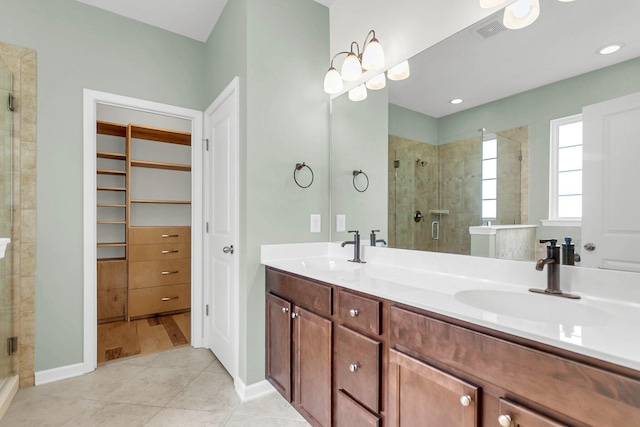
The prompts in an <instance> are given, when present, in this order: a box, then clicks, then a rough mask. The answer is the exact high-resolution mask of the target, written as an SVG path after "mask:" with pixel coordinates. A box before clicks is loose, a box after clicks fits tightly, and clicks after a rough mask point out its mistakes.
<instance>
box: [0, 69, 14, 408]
mask: <svg viewBox="0 0 640 427" xmlns="http://www.w3.org/2000/svg"><path fill="white" fill-rule="evenodd" d="M11 89H12V75H11V71H10V70H9V67H8V66H7V64H5V62H4V61H3V60H2V59H0V102H1V104H0V400H1V399H2V398H3V397H5V395H8V392H7V391H6V389H7V388H9V389H11V388H13V387H15V384H16V381H17V378H16V377H14V376H13V374H14V372H13V363H12V356H11V354H12V353H13V351H14V349H15V339H14V338H12V335H13V318H12V315H13V311H14V308H13V286H12V281H13V272H12V267H13V256H12V246H13V245H11V243H10V240H11V237H12V229H13V185H12V175H13V167H12V166H13V165H12V159H13V144H12V139H13V117H12V112H13V109H14V105H13V97H12V94H11ZM5 344H6V346H5ZM2 404H3V403H2V402H1V401H0V407H2ZM0 416H1V414H0Z"/></svg>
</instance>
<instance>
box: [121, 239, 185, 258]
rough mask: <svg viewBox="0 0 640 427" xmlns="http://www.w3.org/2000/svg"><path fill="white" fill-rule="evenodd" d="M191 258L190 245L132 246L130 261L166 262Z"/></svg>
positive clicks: (130, 248)
mask: <svg viewBox="0 0 640 427" xmlns="http://www.w3.org/2000/svg"><path fill="white" fill-rule="evenodd" d="M180 258H191V244H190V243H160V244H156V245H131V246H130V247H129V261H133V262H137V261H164V260H167V259H180Z"/></svg>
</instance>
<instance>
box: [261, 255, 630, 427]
mask: <svg viewBox="0 0 640 427" xmlns="http://www.w3.org/2000/svg"><path fill="white" fill-rule="evenodd" d="M352 258H353V248H351V247H349V246H348V247H341V246H340V244H337V243H310V244H290V245H268V246H263V247H262V263H263V264H264V265H265V266H266V307H267V308H266V312H267V319H266V322H267V323H266V324H267V326H266V329H267V331H266V332H267V340H266V346H267V348H266V354H267V361H266V373H267V379H268V380H269V382H270V383H271V384H272V385H273V386H274V388H275V389H276V390H277V391H278V392H280V394H282V395H283V396H284V397H285V398H286V399H287V400H288V401H289V402H291V404H292V405H293V406H294V407H295V408H296V409H297V410H298V411H299V412H300V413H301V414H302V415H303V416H304V417H305V418H306V419H307V420H308V421H309V423H311V425H314V426H389V427H391V426H405V427H407V426H427V425H429V426H447V427H448V426H452V427H454V426H465V427H466V426H505V427H509V426H513V427H516V426H522V427H531V426H565V425H568V426H614V425H619V426H635V425H640V333H639V332H638V329H637V328H638V327H639V326H640V287H639V286H638V285H637V283H636V282H637V273H624V272H615V271H614V272H611V271H601V270H594V269H584V268H577V267H566V266H562V268H561V275H560V278H561V284H562V289H563V290H564V291H566V292H571V293H573V294H577V295H580V296H581V298H580V299H577V300H570V299H565V298H558V297H554V296H550V295H542V294H536V293H532V292H529V291H528V290H529V288H544V287H545V284H546V274H544V273H541V272H539V271H536V270H535V266H534V265H533V263H530V262H520V261H505V260H495V259H487V258H477V257H468V256H461V255H450V254H440V253H433V252H421V251H409V250H400V249H389V248H379V247H370V246H364V247H363V251H362V253H361V258H362V260H363V261H365V263H353V262H349V261H348V260H349V259H352Z"/></svg>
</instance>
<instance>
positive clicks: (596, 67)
mask: <svg viewBox="0 0 640 427" xmlns="http://www.w3.org/2000/svg"><path fill="white" fill-rule="evenodd" d="M637 13H640V4H639V3H638V2H634V1H631V0H619V1H616V2H615V7H612V5H611V4H610V3H607V2H595V1H576V2H560V1H557V0H546V1H545V0H543V1H541V13H540V17H539V18H538V20H537V21H536V22H535V23H533V24H532V25H531V26H530V27H527V28H524V29H521V30H517V31H511V30H503V29H502V28H500V27H501V25H500V22H501V12H497V13H496V14H494V15H492V16H490V17H488V18H486V19H483V20H482V21H480V22H478V23H476V24H474V25H472V26H471V27H469V28H467V29H465V30H462V31H461V32H459V33H457V34H455V35H454V36H452V37H450V38H448V39H446V40H444V41H442V42H441V43H439V44H437V45H435V46H433V47H431V48H429V49H427V50H425V51H424V52H422V53H420V54H419V55H416V56H415V57H413V58H410V59H409V63H410V66H411V76H410V77H409V78H408V79H407V80H404V81H399V82H394V81H387V87H386V88H385V89H383V90H380V91H369V92H368V97H367V99H365V100H364V101H361V102H351V101H349V100H348V99H347V95H346V94H343V95H341V96H339V97H337V98H335V99H333V100H332V113H331V136H332V140H331V239H332V240H335V241H339V240H347V239H349V238H350V237H351V236H350V235H349V234H348V233H347V231H348V230H351V229H358V230H360V232H361V234H362V235H363V240H365V239H366V237H367V235H368V233H369V232H370V231H371V230H373V229H380V230H381V232H380V233H378V235H379V237H382V238H385V239H387V240H388V242H389V243H390V246H391V247H409V245H406V244H398V241H399V239H398V238H397V237H398V228H399V227H398V225H399V224H402V226H403V227H413V232H414V233H413V234H414V235H418V234H421V235H422V237H418V238H417V240H418V241H419V244H417V245H414V246H413V248H415V249H424V250H443V248H434V247H433V242H429V240H432V237H433V236H434V233H436V230H435V228H432V223H433V222H434V221H436V222H438V223H439V226H440V236H439V238H440V240H441V241H444V240H445V239H446V237H445V234H447V233H449V235H450V234H452V233H458V234H459V235H460V236H461V237H460V238H461V239H466V240H470V237H469V226H479V225H482V224H483V222H484V223H486V221H483V216H482V215H477V214H475V213H474V214H473V215H471V217H472V218H473V221H471V220H466V222H470V223H468V224H466V223H456V224H455V225H454V226H453V227H451V230H449V231H447V228H446V224H445V222H447V221H449V222H451V221H452V218H453V216H454V213H452V212H454V210H455V212H456V213H460V212H462V213H469V212H470V211H471V210H472V209H471V208H470V207H469V205H468V204H466V205H465V203H467V202H465V201H464V200H463V199H458V200H457V201H454V200H450V201H449V202H447V203H446V204H443V203H441V202H442V201H443V200H444V199H445V198H452V197H454V196H460V197H463V198H464V196H465V195H466V196H467V198H468V197H470V196H474V199H473V200H474V202H475V203H476V204H482V195H481V189H480V187H479V185H481V184H477V183H476V184H475V185H476V187H475V188H476V189H475V190H472V189H469V188H464V187H462V186H461V185H459V182H461V181H463V180H464V178H463V176H464V175H463V174H459V175H453V174H452V173H451V172H452V171H455V170H459V171H460V172H464V171H465V168H466V169H467V170H468V169H470V168H471V169H473V168H475V169H476V173H477V168H479V167H480V165H481V162H482V159H474V160H473V162H469V161H465V160H464V157H463V160H458V159H454V158H453V157H447V159H448V161H447V162H444V163H443V162H441V161H440V162H436V161H435V157H434V155H433V153H432V154H429V153H428V151H429V150H431V151H432V152H433V150H436V151H437V150H440V151H443V150H446V149H447V148H452V147H453V146H452V145H450V144H456V143H457V144H460V142H461V141H468V140H470V141H476V142H475V143H474V144H475V145H477V146H479V144H481V141H482V134H483V132H481V131H479V129H482V128H484V129H485V130H486V131H485V132H487V133H493V134H496V135H501V136H502V137H505V138H507V139H510V140H512V141H515V143H517V144H519V145H520V155H519V156H518V158H522V160H523V161H525V160H528V161H527V162H526V164H522V165H521V167H520V168H519V172H520V173H521V176H520V186H519V188H520V203H519V205H520V207H521V211H520V222H521V223H523V224H532V225H536V226H538V227H537V232H536V234H537V238H547V237H557V238H559V239H561V238H563V237H564V236H572V237H573V238H574V241H575V242H576V244H577V246H578V247H579V246H580V243H581V242H580V228H579V227H566V226H565V227H547V226H543V225H542V224H541V220H544V219H547V218H548V193H549V177H548V170H549V169H548V168H549V134H550V127H549V126H550V123H549V122H550V120H552V119H556V118H560V117H566V116H571V115H574V114H579V113H581V111H582V107H584V106H587V105H591V104H594V103H597V102H601V101H604V100H608V99H612V98H616V97H619V96H623V95H626V94H629V93H633V92H637V91H640V77H638V76H640V42H639V40H640V26H638V25H637V23H636V20H635V19H634V16H637ZM425 31H428V29H425ZM381 41H382V40H381ZM613 42H622V43H624V46H623V48H622V49H621V50H619V51H618V52H616V53H614V54H611V55H600V54H598V53H597V50H598V49H599V48H601V47H603V46H605V45H607V44H609V43H613ZM390 65H391V64H390ZM454 98H462V99H463V102H462V103H460V104H451V103H450V100H452V99H454ZM514 135H517V137H515V138H514ZM394 140H395V141H396V146H394V145H393V144H394V142H393V141H394ZM398 140H400V141H404V140H409V141H413V142H415V143H423V144H427V145H428V146H429V147H427V148H426V149H425V150H426V152H425V153H424V154H420V155H418V153H417V152H415V153H414V152H411V153H409V152H404V153H403V152H402V150H403V149H404V148H405V147H398V146H397V143H398ZM390 143H391V145H390ZM403 143H407V142H406V141H404V142H403ZM471 145H473V144H471ZM447 146H449V147H447ZM394 147H395V148H394ZM394 150H395V153H393V154H391V155H390V151H394ZM465 150H467V148H461V149H459V150H450V151H454V152H455V151H457V152H458V153H457V154H461V155H463V154H464V152H465ZM399 154H403V155H405V156H404V160H405V162H407V163H408V164H411V167H412V173H413V177H412V178H409V181H412V182H411V185H412V187H411V188H410V189H411V191H409V189H404V188H402V189H399V188H397V176H396V182H394V180H393V178H394V161H395V160H402V158H396V156H398V155H399ZM414 157H415V158H414ZM440 157H441V158H444V156H440ZM422 162H426V163H425V165H424V166H423V165H422ZM400 165H402V162H401V163H400ZM354 169H362V170H365V171H366V172H367V174H368V175H369V177H370V186H369V188H368V190H367V191H366V192H365V193H362V194H356V193H357V192H356V191H354V190H353V187H352V186H351V184H350V182H351V178H352V177H351V176H350V174H351V172H352V171H353V170H354ZM445 169H446V170H447V171H446V173H443V171H444V170H445ZM423 175H432V178H434V179H435V178H436V177H437V179H439V180H441V181H442V180H448V184H450V185H449V187H450V188H449V189H447V191H446V194H445V191H443V190H444V184H442V182H441V183H440V184H439V185H440V192H439V193H438V192H435V190H433V191H425V192H424V194H421V193H420V191H419V187H420V185H422V184H421V183H420V182H419V181H420V179H421V176H423ZM513 179H515V178H513ZM416 190H418V191H416ZM583 191H584V192H588V189H584V190H583ZM434 192H435V194H434ZM474 192H475V194H473V193H474ZM420 203H422V204H420ZM510 203H511V202H510ZM514 203H516V202H513V203H511V204H512V205H513V204H514ZM452 206H457V207H456V208H452ZM399 207H402V209H399ZM474 209H475V208H474ZM418 210H419V211H420V212H421V215H422V216H423V218H424V219H422V220H420V221H418V222H416V221H415V220H414V218H413V215H414V214H415V212H416V211H418ZM446 210H448V211H449V212H448V213H444V212H443V211H446ZM429 211H432V212H431V213H430V212H429ZM336 215H346V223H347V226H346V230H345V232H341V231H336V223H335V221H336ZM514 221H515V222H517V219H510V220H505V222H503V224H504V223H506V224H512V223H513V222H514ZM498 222H502V221H498ZM417 227H420V228H421V229H420V230H419V231H420V232H419V233H418V232H417V231H416V230H417ZM441 246H445V245H441ZM456 246H457V249H455V250H451V252H455V253H466V254H470V253H471V252H472V251H471V250H470V248H469V247H468V246H466V243H464V242H463V243H462V245H456Z"/></svg>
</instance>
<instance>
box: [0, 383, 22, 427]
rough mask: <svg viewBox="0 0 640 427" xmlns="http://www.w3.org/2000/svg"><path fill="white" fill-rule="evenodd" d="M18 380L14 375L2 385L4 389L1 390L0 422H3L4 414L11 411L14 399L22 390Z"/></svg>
mask: <svg viewBox="0 0 640 427" xmlns="http://www.w3.org/2000/svg"><path fill="white" fill-rule="evenodd" d="M18 380H19V378H18V376H17V375H13V376H11V377H8V378H7V379H5V381H4V383H3V384H2V388H1V389H0V420H2V417H4V414H6V413H7V409H9V405H11V402H12V401H13V398H14V397H16V393H17V392H18V389H19V388H20V384H19V383H20V382H19V381H18Z"/></svg>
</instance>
